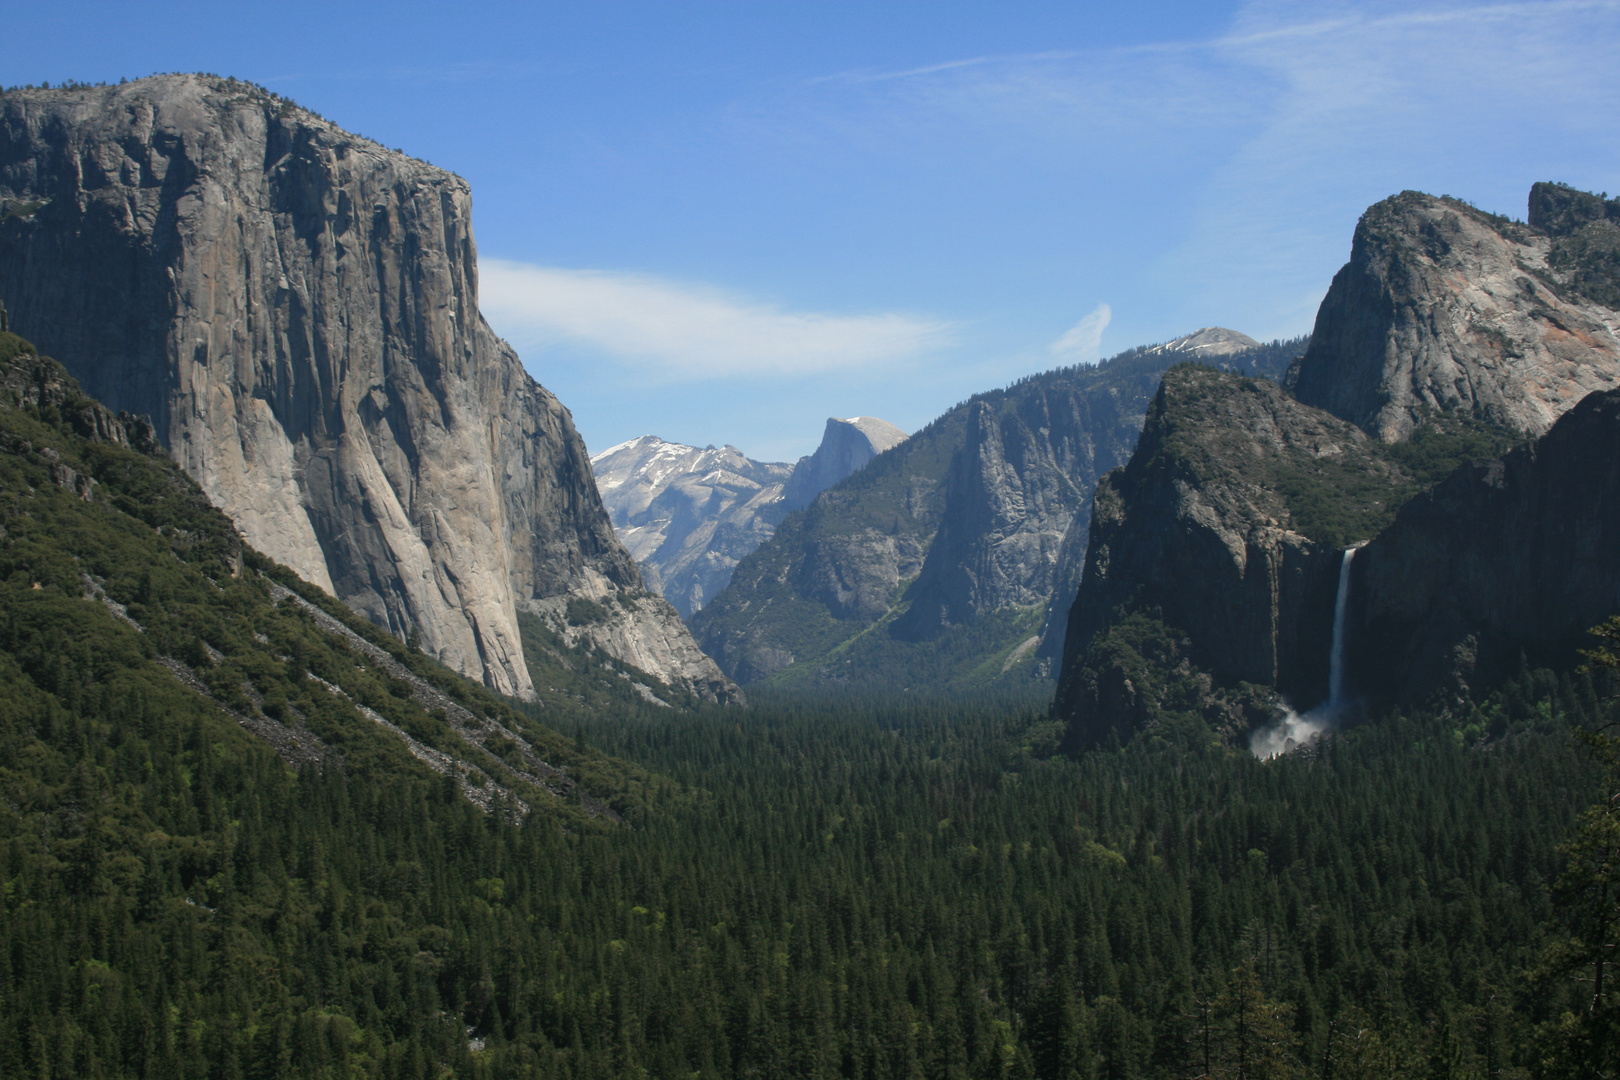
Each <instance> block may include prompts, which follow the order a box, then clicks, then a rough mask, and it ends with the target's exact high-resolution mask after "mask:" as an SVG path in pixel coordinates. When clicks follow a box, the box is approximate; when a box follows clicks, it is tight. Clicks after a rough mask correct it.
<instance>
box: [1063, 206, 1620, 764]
mask: <svg viewBox="0 0 1620 1080" xmlns="http://www.w3.org/2000/svg"><path fill="white" fill-rule="evenodd" d="M1530 205H1531V213H1530V223H1529V224H1523V223H1517V222H1512V221H1509V220H1507V219H1505V218H1500V217H1495V216H1492V215H1488V214H1484V213H1481V212H1480V211H1478V210H1475V209H1473V208H1472V207H1469V206H1468V205H1466V204H1464V203H1461V202H1458V201H1456V200H1452V199H1435V198H1432V197H1430V196H1427V195H1420V194H1417V193H1413V192H1407V193H1405V194H1402V195H1399V196H1396V197H1395V198H1392V199H1389V200H1386V201H1385V202H1383V203H1379V204H1378V205H1377V206H1374V207H1372V208H1371V209H1370V210H1368V212H1367V214H1366V215H1365V216H1364V217H1363V219H1362V221H1361V223H1360V225H1359V226H1358V228H1357V230H1356V238H1355V244H1354V248H1353V252H1352V256H1351V261H1350V263H1349V264H1348V265H1347V266H1346V267H1345V268H1344V269H1343V270H1342V271H1340V273H1339V275H1338V276H1337V277H1336V278H1335V279H1334V283H1333V286H1332V288H1331V289H1330V290H1329V293H1328V295H1327V297H1326V298H1325V299H1324V301H1323V303H1322V307H1321V310H1320V312H1319V313H1318V316H1317V322H1316V328H1315V331H1314V333H1313V335H1312V338H1311V343H1310V347H1309V349H1308V350H1307V351H1306V352H1305V354H1304V356H1303V357H1302V358H1301V359H1300V360H1299V361H1298V362H1297V363H1296V364H1295V365H1294V366H1293V368H1292V369H1291V370H1290V372H1289V374H1288V376H1287V377H1286V379H1285V385H1286V387H1287V388H1288V389H1287V390H1284V389H1278V388H1276V387H1271V386H1267V385H1265V384H1261V383H1255V382H1251V381H1245V380H1236V379H1233V378H1232V377H1231V376H1228V375H1224V374H1221V373H1218V372H1214V371H1208V370H1200V369H1194V368H1177V369H1173V370H1172V371H1171V372H1170V373H1168V374H1167V375H1166V377H1165V381H1164V384H1163V386H1162V387H1161V389H1160V391H1159V395H1158V398H1157V399H1156V401H1155V405H1154V410H1153V413H1152V414H1151V415H1150V417H1149V420H1148V423H1147V426H1146V428H1145V430H1144V434H1143V438H1142V441H1141V443H1140V444H1139V445H1138V447H1137V450H1136V453H1135V454H1134V455H1133V457H1132V458H1131V462H1130V464H1129V465H1128V466H1127V467H1126V468H1124V469H1123V470H1120V471H1118V472H1115V473H1113V474H1110V475H1109V476H1107V477H1104V478H1103V479H1102V480H1101V481H1100V482H1099V484H1098V486H1097V495H1096V503H1095V509H1094V512H1093V515H1092V522H1091V535H1090V543H1089V549H1088V551H1087V555H1086V562H1085V569H1084V572H1083V575H1082V580H1081V584H1080V588H1079V591H1078V595H1077V598H1076V600H1075V603H1074V606H1073V609H1072V611H1071V613H1070V618H1069V637H1068V642H1067V644H1066V646H1065V651H1064V662H1063V669H1062V673H1061V676H1060V681H1059V688H1058V692H1057V696H1056V700H1055V702H1054V714H1055V715H1056V716H1057V717H1058V718H1060V719H1063V720H1066V721H1068V723H1069V725H1070V729H1069V730H1070V740H1071V744H1072V745H1074V746H1087V745H1096V744H1098V743H1100V742H1103V741H1105V740H1106V739H1108V738H1109V737H1110V736H1111V735H1112V736H1117V737H1120V738H1126V737H1129V736H1130V734H1132V733H1133V732H1135V731H1139V730H1141V729H1143V728H1144V727H1146V726H1149V725H1151V724H1153V723H1155V722H1157V721H1158V720H1160V719H1162V718H1164V717H1165V716H1167V715H1172V714H1176V713H1182V714H1195V715H1200V716H1202V717H1203V719H1204V720H1205V721H1207V722H1209V723H1210V724H1211V725H1213V726H1214V727H1215V728H1217V729H1218V730H1221V731H1222V732H1223V733H1225V734H1226V735H1228V736H1235V735H1237V734H1239V733H1241V732H1242V731H1244V730H1245V729H1247V728H1249V727H1252V726H1253V725H1255V724H1258V723H1262V722H1265V721H1266V720H1267V719H1268V718H1269V717H1271V716H1272V715H1274V711H1275V706H1276V704H1277V703H1278V701H1279V700H1280V699H1286V700H1288V701H1290V702H1292V703H1293V704H1294V705H1296V706H1298V707H1300V708H1302V709H1303V708H1308V707H1311V706H1314V705H1316V704H1317V703H1319V702H1321V701H1322V700H1323V699H1324V698H1325V697H1326V696H1327V689H1328V688H1327V674H1328V670H1327V669H1328V652H1329V647H1330V642H1331V638H1332V618H1333V602H1334V596H1335V593H1336V591H1337V586H1338V569H1339V567H1340V566H1341V564H1342V561H1343V556H1342V549H1343V548H1344V547H1345V546H1346V545H1349V544H1367V547H1366V551H1365V552H1364V553H1363V554H1359V555H1358V556H1357V557H1356V559H1355V560H1354V562H1353V564H1352V569H1353V574H1352V576H1351V578H1350V585H1351V592H1350V597H1351V604H1352V609H1351V610H1352V612H1353V617H1352V618H1350V620H1349V623H1348V626H1349V629H1350V633H1351V637H1350V640H1351V641H1352V642H1356V643H1358V644H1354V645H1353V646H1352V647H1353V648H1354V649H1355V650H1357V651H1356V653H1355V656H1356V660H1355V663H1356V665H1357V669H1356V676H1355V679H1354V681H1353V682H1352V684H1351V687H1350V692H1351V693H1358V692H1359V693H1362V694H1364V695H1367V696H1369V697H1370V698H1371V699H1372V700H1375V701H1377V702H1380V703H1382V704H1390V703H1393V702H1407V701H1413V700H1416V699H1417V698H1418V697H1420V696H1422V695H1425V694H1429V693H1432V692H1434V691H1435V690H1437V689H1441V688H1445V687H1450V688H1451V689H1452V690H1453V691H1454V692H1456V693H1462V692H1465V691H1466V689H1467V688H1468V687H1469V686H1473V685H1478V684H1479V683H1481V682H1482V681H1483V680H1484V679H1486V678H1487V675H1486V674H1485V673H1487V672H1490V671H1496V672H1498V673H1500V672H1501V671H1502V670H1503V665H1504V664H1511V663H1515V662H1516V658H1517V656H1518V655H1519V654H1520V653H1521V652H1528V653H1530V654H1533V655H1538V656H1542V657H1546V656H1550V655H1552V654H1553V653H1555V652H1557V651H1559V650H1563V651H1564V653H1565V655H1566V656H1567V653H1568V650H1569V649H1570V648H1571V647H1572V646H1571V641H1572V639H1573V638H1574V637H1575V636H1578V632H1579V631H1580V630H1582V629H1584V628H1585V627H1586V626H1589V625H1591V624H1592V623H1595V622H1597V621H1599V620H1600V619H1601V618H1602V617H1605V616H1606V615H1607V614H1610V613H1612V610H1613V605H1614V604H1615V603H1616V602H1617V601H1620V594H1616V592H1615V588H1614V581H1613V578H1614V574H1615V568H1616V566H1620V563H1617V562H1616V560H1614V559H1613V557H1612V550H1613V549H1612V546H1611V547H1609V548H1607V549H1605V548H1604V546H1603V545H1604V544H1605V543H1609V544H1611V545H1612V541H1613V539H1614V538H1615V537H1614V533H1613V526H1612V524H1611V523H1610V522H1609V521H1608V518H1607V515H1608V514H1609V513H1610V511H1609V509H1608V505H1607V500H1609V499H1610V498H1611V496H1610V495H1609V494H1608V486H1609V485H1612V483H1613V481H1612V479H1611V478H1610V477H1609V476H1608V473H1609V472H1610V471H1612V466H1613V462H1614V461H1615V456H1614V455H1615V448H1614V446H1613V444H1612V438H1613V435H1612V433H1609V432H1608V429H1607V428H1605V427H1604V424H1605V422H1606V418H1612V416H1613V415H1614V408H1615V406H1614V404H1613V402H1612V401H1611V395H1609V394H1607V393H1601V394H1599V395H1598V396H1597V397H1595V398H1590V399H1588V404H1580V405H1578V403H1580V402H1581V401H1582V399H1583V398H1585V397H1586V396H1587V395H1588V394H1590V393H1591V392H1592V391H1594V390H1602V389H1603V388H1605V387H1611V386H1614V385H1615V383H1616V382H1617V380H1620V339H1616V337H1615V333H1614V325H1615V318H1616V313H1615V311H1614V309H1612V308H1611V307H1609V306H1607V305H1608V304H1609V303H1610V302H1612V301H1613V300H1614V299H1615V298H1616V296H1620V294H1615V293H1612V290H1613V288H1614V282H1615V281H1616V275H1615V268H1616V266H1620V259H1617V258H1616V256H1615V252H1616V251H1617V250H1620V245H1617V244H1616V239H1617V237H1620V230H1616V228H1615V225H1614V221H1615V219H1616V218H1617V217H1620V207H1617V206H1616V205H1615V204H1611V203H1609V202H1607V201H1606V200H1603V199H1600V198H1598V197H1596V196H1587V195H1584V194H1582V193H1579V192H1573V191H1571V190H1570V189H1568V188H1563V187H1561V186H1558V185H1537V186H1536V188H1535V189H1534V191H1533V192H1532V194H1531V203H1530ZM1290 390H1291V391H1292V394H1291V393H1290V392H1289V391H1290ZM1295 395H1297V396H1295ZM1572 408H1574V409H1575V410H1576V411H1575V413H1571V414H1570V415H1569V416H1568V418H1567V419H1566V420H1559V417H1561V416H1564V415H1565V414H1566V413H1570V410H1571V409H1572ZM1554 425H1556V426H1554ZM1549 428H1550V429H1551V433H1550V434H1547V435H1546V436H1545V438H1544V439H1543V440H1542V442H1541V444H1540V445H1539V446H1538V447H1537V448H1535V449H1524V450H1519V451H1514V452H1513V453H1509V454H1507V456H1506V457H1502V455H1503V454H1504V453H1506V452H1507V451H1508V450H1509V448H1510V447H1511V446H1512V445H1513V444H1514V443H1516V442H1522V441H1523V440H1524V439H1525V438H1526V437H1527V436H1529V437H1533V436H1536V435H1541V434H1542V433H1546V432H1548V430H1549ZM1605 440H1609V441H1605ZM1583 455H1585V456H1586V460H1583ZM1475 462H1485V463H1487V464H1473V463H1475ZM1448 476H1450V479H1446V478H1447V477H1448ZM1443 480H1444V483H1441V481H1443ZM1437 484H1438V485H1439V486H1438V487H1436V485H1437ZM1583 495H1585V496H1588V499H1589V501H1588V503H1587V505H1584V506H1583V505H1581V501H1582V496H1583ZM1403 507H1404V509H1403ZM1397 512H1398V516H1397ZM1368 541H1371V542H1370V543H1368ZM1560 544H1567V545H1569V547H1568V549H1567V550H1565V551H1563V552H1562V554H1560V553H1558V551H1557V549H1558V548H1559V546H1560Z"/></svg>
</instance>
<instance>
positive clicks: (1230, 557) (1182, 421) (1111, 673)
mask: <svg viewBox="0 0 1620 1080" xmlns="http://www.w3.org/2000/svg"><path fill="white" fill-rule="evenodd" d="M1496 448H1497V443H1496V442H1495V441H1493V439H1492V438H1491V436H1490V434H1489V433H1488V432H1485V431H1483V430H1480V429H1478V428H1476V427H1473V426H1469V425H1464V424H1454V425H1452V426H1450V427H1441V426H1435V427H1434V428H1433V429H1432V430H1430V431H1429V432H1427V433H1426V434H1425V436H1424V437H1423V439H1422V440H1421V442H1420V443H1418V444H1404V445H1403V446H1402V447H1401V448H1399V449H1398V450H1397V449H1391V448H1388V447H1386V446H1385V445H1384V444H1383V443H1381V442H1380V441H1379V440H1377V439H1376V438H1373V437H1371V436H1369V435H1368V434H1367V433H1366V432H1364V431H1362V430H1361V429H1360V428H1358V427H1356V426H1355V425H1354V424H1351V423H1349V422H1347V421H1344V420H1341V419H1339V418H1338V417H1335V416H1333V415H1332V414H1331V413H1328V412H1325V411H1323V410H1321V409H1314V408H1311V407H1310V406H1308V405H1304V404H1301V403H1300V402H1299V401H1297V400H1295V399H1294V398H1293V397H1291V396H1290V395H1289V394H1288V393H1287V392H1286V391H1284V390H1283V389H1282V388H1280V387H1278V386H1277V385H1276V384H1274V383H1271V382H1269V381H1267V380H1262V379H1249V378H1243V377H1241V376H1236V375H1232V374H1229V373H1226V372H1221V371H1217V370H1214V369H1211V368H1207V367H1201V366H1192V365H1184V366H1179V367H1176V368H1172V369H1171V370H1170V371H1169V372H1168V373H1166V375H1165V377H1164V381H1163V383H1162V384H1161V386H1160V388H1159V391H1158V394H1157V395H1156V397H1155V398H1154V402H1153V406H1152V408H1151V410H1150V411H1149V413H1148V418H1147V422H1146V424H1145V425H1144V427H1143V429H1142V439H1141V441H1140V442H1139V443H1138V444H1137V447H1136V452H1135V453H1134V454H1133V455H1132V456H1131V460H1130V463H1129V464H1128V465H1126V466H1125V467H1124V468H1123V469H1119V470H1116V471H1114V472H1111V473H1109V474H1108V475H1106V476H1104V477H1103V478H1102V479H1101V480H1099V481H1098V483H1097V490H1096V497H1095V503H1094V507H1093V510H1092V516H1091V540H1090V545H1089V550H1088V553H1087V558H1086V562H1085V569H1084V572H1083V574H1082V577H1081V580H1080V585H1079V590H1078V594H1077V596H1076V599H1075V602H1074V605H1073V607H1072V609H1071V611H1070V616H1069V630H1068V637H1067V645H1066V648H1065V652H1064V658H1063V668H1062V675H1061V678H1060V681H1059V684H1058V690H1057V698H1056V706H1055V711H1056V714H1057V716H1058V717H1059V718H1060V719H1063V720H1066V721H1068V722H1069V723H1070V724H1071V739H1072V741H1073V743H1074V744H1075V745H1078V746H1088V745H1096V744H1097V743H1100V742H1102V741H1103V740H1105V739H1106V738H1107V737H1108V736H1109V735H1110V734H1115V735H1118V736H1120V737H1122V738H1124V737H1128V736H1129V734H1130V733H1131V732H1133V731H1135V730H1140V729H1141V728H1143V727H1145V726H1147V725H1148V724H1150V723H1151V722H1152V721H1153V720H1154V719H1155V718H1156V717H1157V716H1158V714H1160V713H1161V712H1162V711H1164V710H1165V709H1179V710H1183V711H1192V712H1198V713H1201V714H1203V715H1204V716H1205V718H1206V719H1208V720H1210V721H1211V722H1212V723H1213V724H1214V725H1215V726H1216V727H1218V728H1222V729H1225V730H1226V731H1227V732H1228V733H1229V734H1236V733H1237V732H1239V731H1241V730H1245V729H1246V728H1247V727H1249V726H1251V725H1252V724H1253V723H1256V722H1258V721H1259V720H1260V719H1262V718H1263V717H1264V716H1265V715H1266V713H1267V710H1268V709H1269V702H1270V700H1271V696H1272V693H1273V692H1278V693H1280V694H1282V695H1283V696H1284V697H1286V698H1288V699H1289V700H1291V701H1293V702H1295V703H1296V704H1298V705H1300V706H1301V707H1305V706H1309V705H1314V704H1316V703H1317V702H1318V701H1320V700H1321V699H1322V698H1323V697H1325V696H1326V690H1327V681H1328V650H1329V645H1330V643H1331V638H1332V611H1333V602H1334V593H1335V589H1336V585H1337V571H1338V567H1339V563H1340V560H1341V558H1342V552H1343V549H1344V548H1345V547H1346V546H1347V545H1349V544H1353V543H1358V542H1362V541H1365V540H1367V539H1368V538H1370V537H1372V536H1374V535H1376V534H1377V533H1378V532H1379V530H1380V529H1382V528H1383V527H1384V526H1385V525H1386V524H1388V522H1389V521H1390V520H1392V519H1393V517H1394V513H1395V511H1396V509H1397V508H1398V507H1399V506H1400V505H1401V504H1402V503H1404V502H1405V501H1406V500H1407V499H1410V498H1412V497H1413V496H1414V495H1416V494H1417V493H1418V492H1419V491H1421V490H1422V489H1423V488H1424V486H1425V485H1426V484H1427V483H1429V482H1431V481H1432V480H1433V478H1434V477H1435V475H1436V474H1437V473H1444V472H1445V471H1448V470H1449V468H1450V467H1451V466H1452V465H1454V463H1455V462H1456V461H1458V460H1461V459H1464V458H1466V457H1468V456H1471V455H1474V454H1479V453H1487V454H1488V453H1489V452H1490V451H1492V450H1494V449H1496ZM1414 451H1415V452H1414Z"/></svg>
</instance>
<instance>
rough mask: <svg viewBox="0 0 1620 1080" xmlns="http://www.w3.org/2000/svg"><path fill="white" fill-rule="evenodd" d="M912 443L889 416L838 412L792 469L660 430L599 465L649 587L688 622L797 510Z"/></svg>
mask: <svg viewBox="0 0 1620 1080" xmlns="http://www.w3.org/2000/svg"><path fill="white" fill-rule="evenodd" d="M905 439H906V433H905V432H904V431H901V430H900V429H899V428H897V427H895V426H894V425H893V424H891V423H889V422H888V421H887V420H879V419H877V418H876V417H873V416H855V417H851V418H849V419H847V420H841V419H839V418H837V417H831V418H829V419H828V420H827V429H826V431H825V432H824V433H823V435H822V437H821V445H820V446H818V447H817V448H816V451H815V453H813V454H809V455H807V456H805V457H802V458H800V459H799V460H798V462H797V463H796V464H793V465H788V464H784V463H781V462H769V461H755V460H753V459H752V458H750V457H748V456H746V455H745V454H743V452H742V451H741V450H738V449H737V448H736V447H735V446H725V447H722V448H720V449H718V450H717V449H715V448H714V447H712V446H710V447H706V448H704V449H701V450H700V449H698V448H697V447H695V446H685V445H682V444H681V443H672V442H665V441H664V440H663V439H660V438H658V437H657V436H656V435H643V436H641V437H640V438H639V439H631V440H630V441H629V442H625V443H620V444H619V445H618V446H614V447H610V448H609V449H607V450H604V451H603V452H602V453H600V454H597V455H596V456H595V457H593V458H591V465H592V466H593V467H594V469H595V470H596V487H597V490H598V491H599V492H600V493H601V496H602V503H603V505H604V506H606V507H607V511H608V514H609V515H610V517H611V518H612V520H613V527H614V528H615V529H617V530H618V533H619V538H620V539H621V540H623V541H624V544H625V547H626V548H628V549H629V551H630V554H631V556H632V557H633V558H634V559H635V560H636V562H638V563H640V564H641V572H642V577H643V578H644V580H645V581H646V583H647V586H648V587H649V588H651V589H654V590H656V591H657V592H659V593H661V594H662V595H663V597H664V598H665V599H666V600H668V601H669V602H670V603H672V604H674V605H675V610H677V611H679V612H680V613H681V615H682V617H684V618H690V617H691V616H692V614H693V613H694V612H697V611H700V610H702V608H703V605H704V604H706V603H708V602H709V600H711V599H712V598H713V597H714V596H715V594H717V593H718V592H719V591H720V590H721V589H723V588H725V587H726V584H727V583H728V582H729V581H730V580H731V573H732V570H733V569H735V567H736V565H737V560H739V559H741V558H742V557H743V556H744V555H747V554H748V553H749V552H751V551H753V550H754V549H755V548H757V547H759V545H760V544H762V543H764V542H765V541H766V540H768V539H770V537H771V535H772V534H773V533H774V532H775V531H776V526H777V525H778V524H780V523H781V521H782V519H783V518H784V517H786V516H787V515H788V514H789V513H790V512H792V511H794V510H800V509H803V508H804V507H806V506H808V505H809V504H810V502H811V501H812V500H813V499H815V497H816V496H817V495H819V494H820V493H821V492H822V491H824V490H825V489H827V488H829V487H831V486H832V485H833V484H836V483H837V482H838V481H840V480H842V479H844V477H846V476H849V475H850V474H851V473H853V472H855V471H856V470H858V469H860V468H861V467H862V466H864V465H865V464H866V463H867V462H869V461H871V460H872V459H873V458H874V457H876V456H877V455H878V454H881V453H882V452H883V451H885V450H888V449H889V448H891V447H894V446H898V445H899V444H900V443H902V442H904V441H905Z"/></svg>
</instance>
